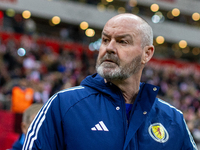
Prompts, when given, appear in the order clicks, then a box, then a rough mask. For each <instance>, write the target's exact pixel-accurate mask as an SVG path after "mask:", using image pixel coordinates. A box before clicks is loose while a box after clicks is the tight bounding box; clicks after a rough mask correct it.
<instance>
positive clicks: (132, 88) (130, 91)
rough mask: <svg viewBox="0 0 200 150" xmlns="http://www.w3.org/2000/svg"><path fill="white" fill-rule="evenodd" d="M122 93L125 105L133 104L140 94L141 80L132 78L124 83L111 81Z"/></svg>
mask: <svg viewBox="0 0 200 150" xmlns="http://www.w3.org/2000/svg"><path fill="white" fill-rule="evenodd" d="M111 82H112V83H113V84H115V85H116V86H117V87H119V89H120V90H121V91H122V94H123V97H124V99H125V103H127V104H133V103H134V101H135V99H136V97H137V94H138V92H139V86H140V78H139V79H138V78H137V77H131V78H128V79H126V80H123V81H111Z"/></svg>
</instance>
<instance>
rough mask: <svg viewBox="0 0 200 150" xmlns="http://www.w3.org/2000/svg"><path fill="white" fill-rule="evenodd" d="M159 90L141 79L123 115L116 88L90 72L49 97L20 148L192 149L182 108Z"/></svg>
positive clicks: (122, 104) (118, 91) (119, 95)
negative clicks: (133, 100) (127, 113)
mask: <svg viewBox="0 0 200 150" xmlns="http://www.w3.org/2000/svg"><path fill="white" fill-rule="evenodd" d="M158 90H159V89H158V87H156V86H153V85H150V84H145V83H142V84H141V85H140V91H139V93H138V95H137V98H136V100H135V102H134V105H133V108H132V111H131V114H130V119H129V120H127V117H126V110H125V108H126V107H125V102H124V98H123V95H122V93H121V91H120V89H119V88H118V87H117V86H115V85H113V84H111V83H105V82H104V79H103V78H102V77H100V76H99V75H98V74H94V75H91V76H88V77H87V78H86V79H84V80H83V81H82V83H81V85H80V86H77V87H73V88H69V89H66V90H62V91H60V92H58V93H57V94H55V95H54V96H52V97H51V98H50V99H49V100H48V102H47V103H46V104H45V105H44V106H43V108H42V109H41V110H40V112H39V113H38V115H37V116H36V118H35V119H34V121H33V122H32V124H31V126H30V127H29V130H28V134H27V137H26V140H25V143H24V146H23V150H31V149H33V150H36V149H42V150H196V149H197V148H196V145H195V143H194V141H193V138H192V136H191V135H190V132H189V130H188V128H187V125H186V123H185V121H184V118H183V114H182V113H181V112H180V111H179V110H177V109H176V108H174V107H173V106H171V105H169V104H168V103H166V102H164V101H162V100H160V99H158V98H156V95H157V93H158ZM128 122H129V123H128Z"/></svg>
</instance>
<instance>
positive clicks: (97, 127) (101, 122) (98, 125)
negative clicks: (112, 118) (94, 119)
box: [91, 121, 109, 131]
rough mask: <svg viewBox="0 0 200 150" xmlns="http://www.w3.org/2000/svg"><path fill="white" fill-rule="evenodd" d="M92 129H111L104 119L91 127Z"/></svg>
mask: <svg viewBox="0 0 200 150" xmlns="http://www.w3.org/2000/svg"><path fill="white" fill-rule="evenodd" d="M91 130H92V131H109V130H108V128H107V127H106V125H105V124H104V123H103V121H100V122H99V123H98V124H96V125H95V127H93V128H91Z"/></svg>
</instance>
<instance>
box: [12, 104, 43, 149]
mask: <svg viewBox="0 0 200 150" xmlns="http://www.w3.org/2000/svg"><path fill="white" fill-rule="evenodd" d="M42 106H43V104H37V103H34V104H32V105H31V106H30V107H28V108H27V109H26V110H25V112H24V113H23V118H22V122H21V130H22V134H21V135H20V137H19V139H18V140H17V141H16V142H15V143H14V144H13V146H12V148H11V149H10V150H22V146H23V143H24V140H25V136H26V133H27V131H28V127H29V126H30V124H31V122H32V121H33V119H34V118H35V116H36V114H37V113H38V111H39V110H40V109H41V108H42Z"/></svg>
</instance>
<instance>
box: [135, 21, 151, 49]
mask: <svg viewBox="0 0 200 150" xmlns="http://www.w3.org/2000/svg"><path fill="white" fill-rule="evenodd" d="M141 20H142V23H141V24H140V25H139V27H138V29H139V32H140V34H141V41H142V42H141V46H142V48H144V47H145V46H149V45H153V30H152V28H151V26H150V25H149V24H148V23H147V22H146V21H145V20H144V19H142V18H141Z"/></svg>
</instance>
